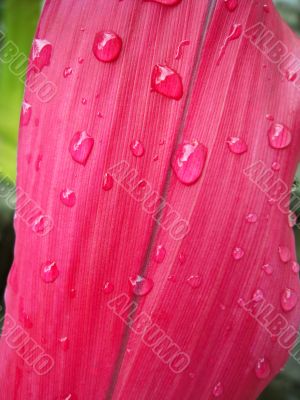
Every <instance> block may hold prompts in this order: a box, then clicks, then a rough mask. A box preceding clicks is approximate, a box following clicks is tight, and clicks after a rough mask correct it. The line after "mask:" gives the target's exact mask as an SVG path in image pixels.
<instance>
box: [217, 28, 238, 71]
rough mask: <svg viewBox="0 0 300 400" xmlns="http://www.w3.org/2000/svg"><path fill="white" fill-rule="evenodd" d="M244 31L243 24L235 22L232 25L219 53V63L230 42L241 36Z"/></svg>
mask: <svg viewBox="0 0 300 400" xmlns="http://www.w3.org/2000/svg"><path fill="white" fill-rule="evenodd" d="M242 32H243V28H242V25H241V24H233V25H232V27H231V29H230V32H229V35H228V36H227V38H226V39H225V41H224V44H223V46H222V47H221V50H220V54H219V57H218V60H217V65H219V64H220V62H221V59H222V58H223V57H224V55H225V51H226V49H227V47H228V44H229V42H231V41H232V40H236V39H239V37H240V36H241V34H242Z"/></svg>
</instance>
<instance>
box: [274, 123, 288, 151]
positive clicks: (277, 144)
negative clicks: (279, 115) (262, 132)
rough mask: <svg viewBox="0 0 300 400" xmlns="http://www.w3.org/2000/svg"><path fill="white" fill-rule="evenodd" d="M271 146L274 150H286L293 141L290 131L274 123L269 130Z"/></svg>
mask: <svg viewBox="0 0 300 400" xmlns="http://www.w3.org/2000/svg"><path fill="white" fill-rule="evenodd" d="M268 137H269V144H270V146H271V147H272V148H273V149H285V148H286V147H288V146H289V145H290V143H291V141H292V134H291V132H290V130H289V129H288V128H287V127H286V126H284V125H282V124H277V123H273V124H272V125H271V126H270V128H269V130H268Z"/></svg>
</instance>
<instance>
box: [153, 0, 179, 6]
mask: <svg viewBox="0 0 300 400" xmlns="http://www.w3.org/2000/svg"><path fill="white" fill-rule="evenodd" d="M151 1H153V2H154V3H159V4H163V5H165V6H175V5H176V4H179V3H180V2H181V0H151Z"/></svg>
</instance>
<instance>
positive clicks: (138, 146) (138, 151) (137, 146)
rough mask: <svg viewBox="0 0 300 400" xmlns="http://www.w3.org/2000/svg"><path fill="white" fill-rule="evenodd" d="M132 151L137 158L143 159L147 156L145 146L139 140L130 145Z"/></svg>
mask: <svg viewBox="0 0 300 400" xmlns="http://www.w3.org/2000/svg"><path fill="white" fill-rule="evenodd" d="M130 150H131V152H132V154H133V155H134V156H135V157H142V156H143V155H144V154H145V149H144V146H143V144H142V143H141V142H140V141H139V140H134V141H133V142H132V143H131V144H130Z"/></svg>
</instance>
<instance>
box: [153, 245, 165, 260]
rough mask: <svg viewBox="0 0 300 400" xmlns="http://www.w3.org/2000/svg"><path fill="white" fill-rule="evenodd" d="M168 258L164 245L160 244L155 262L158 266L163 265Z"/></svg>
mask: <svg viewBox="0 0 300 400" xmlns="http://www.w3.org/2000/svg"><path fill="white" fill-rule="evenodd" d="M165 257H166V249H165V247H164V246H163V245H162V244H159V245H157V246H156V248H155V252H154V256H153V260H154V261H155V262H157V263H158V264H161V263H162V262H163V261H164V259H165Z"/></svg>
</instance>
